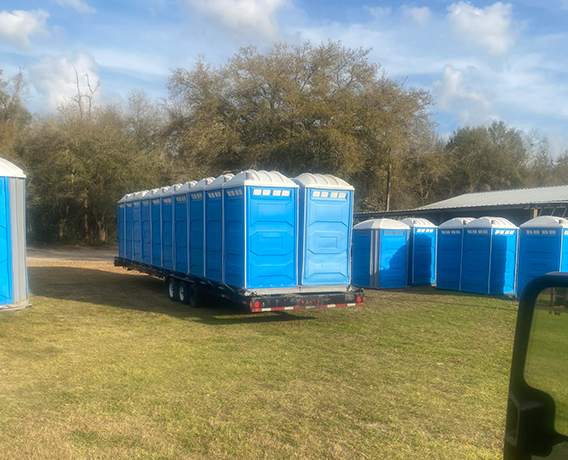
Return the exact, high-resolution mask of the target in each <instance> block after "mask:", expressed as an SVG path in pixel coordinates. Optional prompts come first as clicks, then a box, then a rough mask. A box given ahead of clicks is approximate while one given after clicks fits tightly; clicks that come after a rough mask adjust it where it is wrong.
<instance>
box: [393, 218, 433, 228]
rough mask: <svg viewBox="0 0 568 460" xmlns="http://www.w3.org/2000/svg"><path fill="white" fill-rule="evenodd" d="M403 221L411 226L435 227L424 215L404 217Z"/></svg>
mask: <svg viewBox="0 0 568 460" xmlns="http://www.w3.org/2000/svg"><path fill="white" fill-rule="evenodd" d="M401 222H404V223H405V224H406V225H408V226H409V227H425V228H435V227H436V225H434V224H433V223H432V222H430V221H429V220H428V219H424V218H423V217H409V218H407V219H402V220H401Z"/></svg>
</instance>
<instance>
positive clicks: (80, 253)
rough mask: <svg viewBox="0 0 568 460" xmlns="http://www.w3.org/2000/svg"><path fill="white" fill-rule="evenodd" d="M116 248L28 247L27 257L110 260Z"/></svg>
mask: <svg viewBox="0 0 568 460" xmlns="http://www.w3.org/2000/svg"><path fill="white" fill-rule="evenodd" d="M117 255H118V248H113V247H111V248H69V247H61V248H58V247H47V246H46V247H28V259H47V260H83V261H88V262H112V261H113V260H114V258H115V257H116V256H117Z"/></svg>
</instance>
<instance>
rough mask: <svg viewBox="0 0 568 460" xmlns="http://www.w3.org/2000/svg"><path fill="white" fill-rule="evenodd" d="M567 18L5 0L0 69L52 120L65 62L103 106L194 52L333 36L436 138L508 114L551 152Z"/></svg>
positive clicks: (70, 81)
mask: <svg viewBox="0 0 568 460" xmlns="http://www.w3.org/2000/svg"><path fill="white" fill-rule="evenodd" d="M566 24H568V0H548V1H537V0H523V1H518V2H517V1H516V2H511V3H505V2H491V1H472V2H464V1H456V2H445V1H437V0H429V1H422V2H421V1H418V2H408V3H404V2H392V1H391V2H387V1H383V2H379V1H371V0H369V1H365V0H351V1H338V0H336V1H329V0H328V1H324V0H312V1H309V0H112V1H111V0H105V1H102V0H42V1H40V0H4V1H2V3H1V4H0V68H1V69H2V70H3V71H4V75H3V76H4V77H9V76H10V75H13V74H14V73H16V72H17V71H18V69H19V68H23V69H24V73H25V75H26V78H27V81H28V82H29V96H28V105H29V106H30V107H31V108H32V110H34V111H36V112H39V113H49V112H50V111H53V110H54V108H55V107H57V104H58V103H60V102H61V101H62V100H64V99H65V98H69V97H71V96H72V95H73V94H74V91H75V82H74V81H75V73H74V68H75V69H77V72H78V73H79V75H81V76H84V75H89V81H90V82H91V84H92V85H94V84H96V82H99V84H100V87H99V90H98V91H97V93H96V94H97V98H98V99H99V101H100V102H103V103H104V102H116V103H123V102H124V100H125V99H126V95H127V94H128V92H129V91H131V90H137V89H144V90H145V91H146V92H147V93H148V94H149V95H150V96H152V97H154V98H162V97H166V96H167V90H166V82H167V78H168V76H169V74H170V71H171V69H173V68H176V67H190V66H191V65H192V64H193V63H194V62H195V61H196V59H197V58H198V57H199V56H204V57H205V59H206V60H207V61H209V62H211V63H213V64H221V63H223V62H224V61H225V59H226V58H228V57H229V56H231V55H232V54H234V53H235V52H236V51H237V49H238V48H239V47H240V46H246V45H256V46H258V48H259V49H260V50H261V51H262V50H268V49H269V48H270V46H271V44H272V43H273V42H274V41H286V42H289V43H292V44H299V43H302V42H303V41H306V40H310V41H312V42H313V43H320V42H321V41H326V40H328V39H331V40H341V41H342V42H343V44H345V45H346V46H348V47H353V48H359V47H363V48H372V51H371V53H370V59H371V60H372V61H373V62H376V63H378V64H380V65H381V66H382V68H383V70H384V71H385V72H386V74H387V75H388V76H389V77H390V78H393V79H397V80H403V79H404V80H405V81H406V82H407V84H408V85H412V86H417V87H420V88H423V89H427V90H429V91H431V93H432V95H433V96H434V100H435V105H434V107H433V108H432V111H433V113H434V115H433V118H434V120H435V121H436V122H437V123H438V130H439V132H440V133H441V134H443V135H448V134H449V133H451V132H452V131H453V130H455V129H456V128H457V127H458V126H466V125H470V126H474V125H479V124H488V123H490V122H491V121H492V120H504V121H505V122H507V123H508V124H509V125H513V126H515V127H517V128H519V129H522V130H524V131H526V132H530V131H532V130H537V131H538V133H539V134H541V135H545V136H547V138H548V139H549V142H550V146H551V151H552V153H553V155H558V154H560V153H562V152H563V151H564V150H565V149H567V148H568V52H567V48H568V27H567V26H566ZM81 80H82V83H83V84H85V81H86V79H85V78H84V77H83V78H82V79H81Z"/></svg>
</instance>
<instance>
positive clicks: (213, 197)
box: [204, 174, 234, 283]
mask: <svg viewBox="0 0 568 460" xmlns="http://www.w3.org/2000/svg"><path fill="white" fill-rule="evenodd" d="M233 177H234V175H233V174H221V175H220V176H219V177H217V178H216V179H215V180H214V181H213V182H211V183H210V184H209V185H207V186H206V187H205V189H204V193H205V278H207V279H208V280H211V281H217V282H219V283H223V282H224V270H223V262H224V255H223V250H224V234H223V230H224V225H223V184H224V183H225V182H228V181H230V180H231V179H232V178H233Z"/></svg>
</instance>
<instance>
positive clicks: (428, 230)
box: [401, 217, 437, 285]
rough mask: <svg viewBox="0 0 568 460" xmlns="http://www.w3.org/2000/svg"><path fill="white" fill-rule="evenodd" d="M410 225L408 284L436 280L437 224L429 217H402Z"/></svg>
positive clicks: (426, 282)
mask: <svg viewBox="0 0 568 460" xmlns="http://www.w3.org/2000/svg"><path fill="white" fill-rule="evenodd" d="M401 222H403V223H405V224H406V225H408V226H409V227H410V237H409V239H408V284H410V285H418V284H434V283H435V282H436V239H437V238H436V235H437V232H436V226H435V225H434V224H433V223H432V222H430V221H429V220H428V219H423V218H419V217H412V218H409V219H402V221H401Z"/></svg>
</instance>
